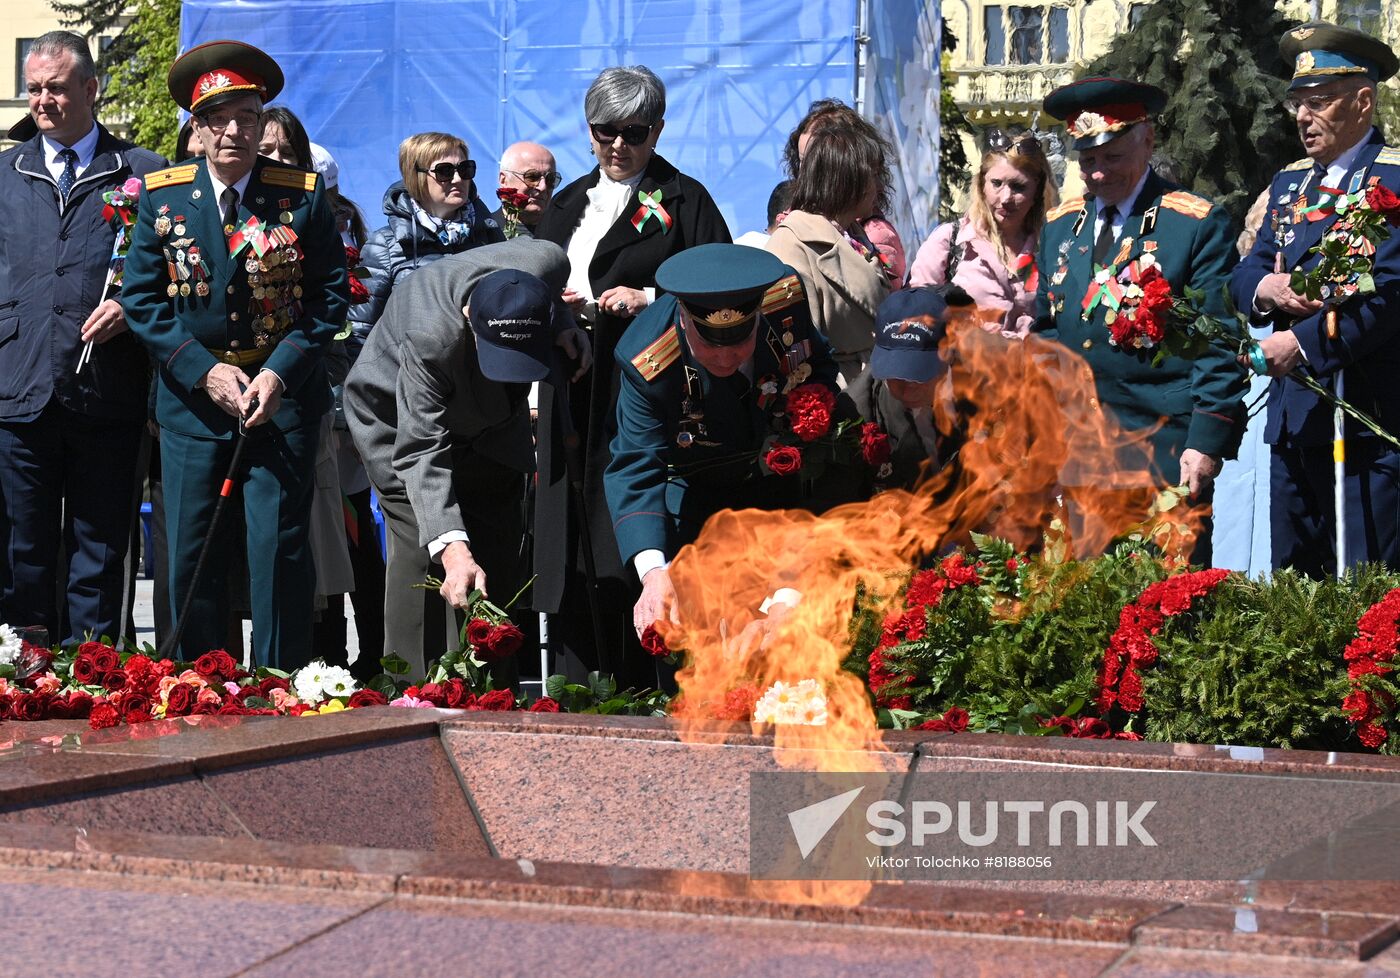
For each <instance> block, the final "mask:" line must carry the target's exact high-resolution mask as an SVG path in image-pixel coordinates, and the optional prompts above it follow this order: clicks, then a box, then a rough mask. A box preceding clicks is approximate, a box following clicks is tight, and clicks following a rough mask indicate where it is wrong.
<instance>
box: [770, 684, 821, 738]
mask: <svg viewBox="0 0 1400 978" xmlns="http://www.w3.org/2000/svg"><path fill="white" fill-rule="evenodd" d="M753 718H754V722H755V723H795V724H807V725H810V726H814V727H819V726H822V725H824V724H825V723H826V694H825V693H824V692H822V688H821V685H820V684H819V683H818V682H817V681H816V680H815V679H804V680H802V681H801V682H799V683H785V682H783V681H782V680H781V679H780V680H778V681H777V682H775V683H774V684H773V685H772V686H770V687H769V688H768V691H767V692H766V693H764V694H763V695H762V696H761V697H759V700H758V703H757V704H755V705H754V708H753Z"/></svg>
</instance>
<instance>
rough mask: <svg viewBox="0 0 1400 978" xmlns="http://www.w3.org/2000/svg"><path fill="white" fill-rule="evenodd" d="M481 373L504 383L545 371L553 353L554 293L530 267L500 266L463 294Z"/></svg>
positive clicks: (529, 378)
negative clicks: (525, 268) (522, 269)
mask: <svg viewBox="0 0 1400 978" xmlns="http://www.w3.org/2000/svg"><path fill="white" fill-rule="evenodd" d="M467 312H468V314H469V315H470V317H471V324H472V332H473V333H474V334H476V355H477V360H478V362H479V363H480V364H481V372H482V373H483V374H485V375H486V376H487V377H489V378H490V379H491V380H499V381H501V382H502V383H507V384H529V383H533V382H535V381H537V380H544V379H545V377H547V376H549V366H550V362H551V361H552V359H553V357H554V340H555V321H554V295H553V293H551V292H550V289H549V286H547V285H545V284H544V282H543V281H541V280H540V279H538V278H536V277H535V276H534V275H531V274H530V273H529V272H522V271H518V270H517V269H514V268H503V269H501V270H499V271H495V272H492V273H491V274H489V275H486V276H484V277H483V278H482V279H481V281H479V282H477V283H476V288H474V289H472V293H471V295H470V296H468V297H467Z"/></svg>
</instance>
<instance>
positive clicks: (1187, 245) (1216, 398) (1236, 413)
mask: <svg viewBox="0 0 1400 978" xmlns="http://www.w3.org/2000/svg"><path fill="white" fill-rule="evenodd" d="M1097 214H1098V207H1097V202H1096V201H1094V200H1092V199H1088V200H1086V199H1082V198H1081V199H1076V200H1070V201H1066V202H1065V203H1064V204H1062V205H1061V206H1059V207H1058V208H1056V209H1055V210H1053V211H1051V212H1050V213H1049V215H1047V222H1046V226H1045V229H1044V230H1043V231H1042V232H1041V236H1040V247H1039V250H1038V253H1037V265H1038V270H1039V279H1040V283H1039V287H1038V290H1037V294H1036V319H1037V321H1036V326H1035V329H1036V330H1037V331H1038V332H1040V333H1042V334H1043V335H1045V336H1046V337H1048V338H1052V339H1055V340H1058V341H1059V342H1060V343H1062V344H1064V346H1066V347H1068V348H1069V349H1071V350H1073V351H1074V352H1075V353H1077V354H1079V355H1080V356H1082V357H1083V358H1084V359H1085V360H1086V361H1088V364H1089V367H1090V368H1091V369H1092V370H1093V373H1094V384H1095V387H1096V389H1097V400H1098V402H1099V404H1100V405H1101V406H1102V407H1104V408H1106V409H1108V410H1109V411H1111V412H1113V414H1114V416H1116V418H1117V420H1118V422H1119V423H1120V424H1121V425H1122V426H1123V427H1124V428H1126V429H1130V430H1141V429H1147V428H1151V427H1153V426H1154V425H1158V424H1160V427H1159V428H1157V430H1156V431H1155V433H1153V434H1152V436H1151V438H1150V444H1151V448H1152V453H1153V467H1154V469H1155V470H1156V472H1157V473H1158V474H1159V475H1160V477H1161V480H1162V482H1163V483H1165V484H1167V485H1174V484H1176V483H1177V482H1179V481H1180V461H1179V460H1180V457H1181V453H1182V451H1184V450H1185V449H1187V448H1192V449H1195V450H1196V451H1199V452H1202V453H1204V454H1206V455H1213V456H1217V457H1233V456H1234V453H1235V450H1236V449H1237V447H1238V446H1239V442H1240V438H1241V436H1242V435H1243V431H1244V420H1245V419H1244V394H1245V391H1246V389H1247V382H1246V378H1245V371H1244V369H1243V368H1242V367H1240V366H1239V365H1238V364H1237V363H1236V362H1235V358H1234V356H1233V355H1232V354H1230V353H1229V352H1228V351H1226V350H1223V349H1222V350H1215V349H1212V350H1211V351H1210V352H1209V353H1206V354H1204V355H1202V356H1200V357H1198V358H1196V359H1192V360H1188V359H1183V358H1181V357H1168V358H1167V359H1166V360H1164V361H1163V362H1162V363H1161V364H1159V365H1157V366H1153V363H1152V360H1153V356H1154V354H1155V353H1156V352H1157V351H1156V350H1155V349H1151V348H1149V349H1141V350H1139V349H1125V348H1120V347H1117V346H1114V345H1112V344H1110V343H1109V329H1108V325H1107V324H1106V323H1105V314H1106V313H1107V312H1108V309H1109V307H1108V305H1107V304H1106V303H1104V302H1100V303H1099V304H1098V305H1097V306H1095V307H1094V308H1093V309H1092V311H1090V312H1089V313H1088V314H1086V313H1085V312H1084V305H1083V304H1084V299H1085V296H1086V294H1087V293H1088V292H1089V289H1090V286H1091V285H1093V284H1094V275H1095V273H1094V266H1093V251H1094V230H1095V228H1094V224H1095V217H1096V215H1097ZM1149 252H1150V253H1151V254H1152V256H1153V257H1154V258H1155V259H1156V260H1157V263H1158V264H1159V265H1160V266H1161V270H1162V274H1163V275H1164V276H1165V278H1166V279H1167V281H1168V282H1170V283H1171V287H1172V294H1173V295H1174V296H1180V295H1181V294H1182V289H1183V288H1184V287H1186V286H1191V287H1192V288H1195V289H1199V290H1201V291H1202V292H1204V293H1205V296H1206V299H1205V301H1206V307H1207V309H1208V310H1210V311H1214V312H1216V313H1218V314H1222V315H1223V312H1224V291H1223V290H1224V288H1225V286H1226V284H1227V283H1228V281H1229V277H1230V270H1231V269H1232V268H1233V267H1234V265H1235V261H1236V259H1237V255H1236V253H1235V250H1234V236H1233V234H1232V233H1231V230H1230V220H1229V217H1228V216H1227V215H1226V213H1225V211H1224V210H1223V209H1222V208H1220V207H1218V206H1216V205H1214V204H1211V203H1210V202H1209V201H1208V200H1206V199H1205V198H1203V197H1198V196H1196V195H1195V194H1191V193H1188V192H1186V191H1184V190H1181V189H1180V188H1179V187H1177V186H1175V185H1174V184H1170V183H1167V182H1166V181H1165V180H1163V179H1162V178H1160V177H1159V176H1157V174H1156V173H1152V172H1149V173H1148V175H1147V181H1146V183H1145V184H1144V186H1143V189H1142V192H1141V193H1140V194H1139V195H1138V198H1137V200H1135V201H1134V202H1133V205H1132V209H1131V211H1130V212H1129V214H1128V217H1127V218H1126V221H1125V223H1124V225H1123V229H1122V233H1121V235H1120V237H1119V239H1118V242H1117V244H1116V245H1115V246H1114V247H1113V248H1112V249H1111V250H1110V251H1109V255H1108V258H1109V260H1110V262H1111V263H1112V265H1113V267H1114V272H1115V274H1122V272H1123V271H1124V270H1126V269H1127V267H1128V266H1129V265H1130V264H1132V263H1133V262H1134V261H1136V260H1138V259H1139V258H1140V257H1141V256H1142V255H1144V254H1145V253H1149Z"/></svg>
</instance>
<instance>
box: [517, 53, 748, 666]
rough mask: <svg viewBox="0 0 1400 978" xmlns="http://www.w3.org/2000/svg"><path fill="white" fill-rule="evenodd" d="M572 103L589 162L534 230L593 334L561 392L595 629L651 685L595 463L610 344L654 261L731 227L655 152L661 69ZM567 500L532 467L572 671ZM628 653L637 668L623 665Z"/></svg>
mask: <svg viewBox="0 0 1400 978" xmlns="http://www.w3.org/2000/svg"><path fill="white" fill-rule="evenodd" d="M583 111H584V116H585V121H586V122H587V124H588V132H589V141H590V142H589V145H590V147H591V149H592V151H593V155H594V157H595V158H596V159H597V161H598V165H597V166H596V167H594V168H593V170H592V172H590V173H588V174H587V175H586V176H584V177H581V178H580V179H578V180H575V181H574V182H573V183H571V184H569V185H568V186H567V187H564V188H563V189H562V190H560V191H559V192H558V193H556V194H555V195H554V200H553V201H552V202H551V203H550V205H549V207H548V208H546V209H545V212H544V215H543V216H542V217H541V218H540V223H539V225H538V226H537V227H536V229H535V237H537V238H542V239H544V240H546V241H553V242H555V243H556V244H558V245H560V246H561V247H563V248H564V249H565V251H567V252H568V255H569V265H570V269H571V271H570V273H569V282H568V287H567V288H566V289H565V291H564V296H563V297H564V300H565V301H566V302H568V303H569V306H570V308H572V309H573V311H574V315H575V316H577V317H578V318H579V320H580V321H581V323H582V324H583V325H585V326H587V327H588V328H590V329H591V330H592V333H593V369H592V371H590V372H589V373H588V374H587V375H586V376H584V377H583V379H582V380H580V381H578V382H577V383H575V384H573V385H571V387H570V394H569V400H570V406H571V410H572V416H573V425H574V427H575V428H576V430H577V431H578V434H579V437H580V439H581V440H582V450H583V510H584V513H583V515H584V517H585V518H586V519H587V521H588V526H587V535H586V536H585V537H583V539H586V540H588V541H590V542H591V544H592V546H591V551H592V557H593V563H594V565H595V568H596V572H597V573H596V576H597V580H598V591H599V595H600V598H601V601H600V603H601V605H602V607H601V609H600V614H599V618H600V619H601V620H600V622H599V625H600V630H601V631H602V636H601V638H602V641H604V642H605V643H606V644H607V645H608V649H607V653H608V659H609V660H610V661H611V662H612V663H613V664H614V665H615V666H616V665H618V664H619V663H622V666H623V667H622V669H621V670H620V671H621V679H622V680H623V681H624V684H625V682H626V681H633V680H636V681H639V682H645V683H646V684H648V685H650V684H653V683H655V681H656V680H655V670H654V667H652V665H651V661H650V658H651V657H650V656H647V655H646V654H645V653H643V652H642V651H641V647H640V646H639V645H638V644H637V637H636V634H635V633H634V632H633V631H632V628H631V620H632V605H633V604H634V603H635V601H636V598H637V595H638V594H639V593H640V586H639V584H638V582H637V576H636V574H635V573H634V572H633V571H632V570H631V569H630V568H625V567H623V566H622V559H621V557H619V555H618V552H617V543H616V540H615V539H614V537H613V528H612V521H611V519H610V518H609V516H608V506H607V501H606V500H605V499H604V496H603V468H604V466H606V465H607V461H608V457H609V452H608V444H609V442H610V441H611V440H612V435H613V431H614V429H615V427H616V424H615V419H614V415H615V413H616V408H617V380H616V373H615V371H614V364H613V348H614V347H615V346H616V345H617V341H618V339H619V337H621V336H622V333H623V331H624V330H626V329H627V327H628V325H629V324H630V323H631V322H632V319H633V317H634V316H636V315H637V314H638V313H640V312H641V311H642V310H643V309H645V308H646V307H647V305H648V304H649V303H650V302H651V300H652V298H653V297H654V296H655V294H656V269H657V268H658V267H659V266H660V265H661V263H662V262H664V261H665V260H666V259H667V258H670V257H671V256H672V255H674V254H676V253H678V252H680V251H683V250H685V249H686V248H693V247H694V246H695V245H700V244H709V243H713V242H720V243H725V244H727V243H729V241H730V236H729V228H728V226H727V225H726V224H725V222H724V217H723V216H722V215H721V214H720V212H719V208H718V207H717V206H716V205H715V202H714V200H713V199H711V197H710V194H709V191H707V190H706V189H705V188H704V187H703V186H702V185H701V184H700V183H699V182H698V181H696V180H694V179H692V178H691V177H688V176H686V175H685V174H684V173H681V172H680V171H679V170H677V169H676V168H675V167H674V166H672V165H671V164H670V163H668V162H667V161H666V160H664V159H662V158H661V157H660V156H658V155H657V154H656V142H657V140H658V139H659V138H660V136H661V131H662V129H663V128H664V127H665V124H666V122H665V115H666V88H665V86H664V85H662V83H661V79H659V78H657V77H656V75H655V74H653V73H652V72H651V71H650V70H648V69H647V68H644V67H641V66H635V67H615V68H607V69H604V70H603V72H602V73H601V74H599V75H598V77H597V78H595V79H594V80H593V83H592V84H591V85H590V86H589V87H588V93H587V94H586V95H585V96H584V100H583ZM552 400H553V392H552V390H551V389H550V388H549V386H548V385H543V386H542V387H541V392H540V439H541V442H542V443H546V441H545V440H546V439H549V442H548V443H549V444H552V445H554V446H556V447H555V453H554V455H553V457H554V458H563V452H562V445H563V433H562V431H561V425H560V424H559V420H560V419H559V418H557V417H555V416H554V411H553V407H552ZM574 508H576V507H571V505H570V503H569V501H568V488H567V483H566V481H565V479H564V475H563V473H562V472H556V473H555V474H554V477H553V478H551V477H550V474H549V473H548V472H541V473H540V481H539V497H538V503H537V505H536V521H535V526H536V535H537V538H536V539H537V542H536V554H535V570H536V572H537V573H538V574H539V578H538V580H536V582H535V586H534V599H535V605H534V606H535V608H536V610H539V611H547V612H551V613H557V614H556V615H555V618H554V619H553V622H552V624H551V628H550V636H551V639H552V640H554V641H555V644H556V647H557V648H558V649H559V650H560V651H561V652H564V653H565V655H566V659H567V665H568V667H569V668H571V669H572V670H573V671H578V669H579V667H580V663H581V662H582V663H583V664H588V665H592V664H593V663H594V662H596V661H597V660H596V659H595V658H594V655H595V653H594V651H593V647H594V645H595V644H596V642H595V639H594V632H593V629H592V628H591V627H590V620H591V618H590V613H589V606H588V601H587V593H586V591H585V590H584V588H585V586H586V585H585V583H584V573H583V567H584V566H585V565H584V563H583V561H582V554H581V551H580V549H579V543H578V541H579V540H580V531H579V523H578V521H577V514H576V513H574V512H573V509H574ZM571 517H573V518H572V519H571ZM624 650H627V651H626V653H624ZM570 653H573V654H570ZM577 653H582V659H580V657H579V655H578V654H577ZM629 662H635V663H637V664H638V665H640V666H641V667H642V668H641V670H640V671H631V672H629V670H628V668H627V665H628V663H629ZM648 671H649V672H650V678H647V673H648Z"/></svg>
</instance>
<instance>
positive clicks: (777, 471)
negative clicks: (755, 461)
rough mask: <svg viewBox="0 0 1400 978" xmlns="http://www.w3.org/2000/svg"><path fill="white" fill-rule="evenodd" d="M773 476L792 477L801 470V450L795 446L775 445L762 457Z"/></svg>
mask: <svg viewBox="0 0 1400 978" xmlns="http://www.w3.org/2000/svg"><path fill="white" fill-rule="evenodd" d="M763 461H764V463H765V464H766V465H767V466H768V468H770V469H772V470H773V474H774V475H792V474H793V473H794V472H796V471H798V470H799V469H801V468H802V450H801V449H799V448H797V447H796V446H795V445H776V446H774V447H773V448H770V449H769V450H768V454H767V455H765V456H763Z"/></svg>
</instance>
